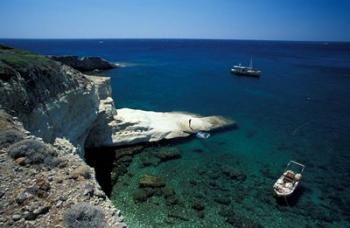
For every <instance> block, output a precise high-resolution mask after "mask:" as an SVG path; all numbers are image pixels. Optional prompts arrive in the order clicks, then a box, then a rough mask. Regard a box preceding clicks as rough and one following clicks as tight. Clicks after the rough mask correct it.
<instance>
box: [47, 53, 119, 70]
mask: <svg viewBox="0 0 350 228" xmlns="http://www.w3.org/2000/svg"><path fill="white" fill-rule="evenodd" d="M48 57H49V58H50V59H52V60H55V61H58V62H61V63H63V64H65V65H68V66H70V67H72V68H74V69H76V70H79V71H94V70H110V69H113V68H115V67H118V65H117V64H114V63H110V62H108V61H107V60H105V59H103V58H100V57H79V56H48Z"/></svg>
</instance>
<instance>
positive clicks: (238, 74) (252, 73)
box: [231, 69, 260, 78]
mask: <svg viewBox="0 0 350 228" xmlns="http://www.w3.org/2000/svg"><path fill="white" fill-rule="evenodd" d="M231 73H233V74H235V75H237V76H247V77H255V78H258V77H260V72H259V71H252V72H249V71H245V72H242V71H237V70H235V69H231Z"/></svg>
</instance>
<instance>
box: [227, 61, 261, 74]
mask: <svg viewBox="0 0 350 228" xmlns="http://www.w3.org/2000/svg"><path fill="white" fill-rule="evenodd" d="M231 73H234V74H235V75H238V76H251V77H259V76H260V73H261V71H260V70H257V69H254V67H253V59H252V58H250V64H249V66H242V64H239V65H235V66H233V67H232V69H231Z"/></svg>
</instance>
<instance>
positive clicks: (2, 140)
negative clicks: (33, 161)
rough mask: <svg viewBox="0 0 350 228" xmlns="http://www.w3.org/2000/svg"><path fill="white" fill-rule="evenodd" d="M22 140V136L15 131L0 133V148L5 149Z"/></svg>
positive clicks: (9, 130)
mask: <svg viewBox="0 0 350 228" xmlns="http://www.w3.org/2000/svg"><path fill="white" fill-rule="evenodd" d="M23 138H24V134H22V133H21V132H19V131H18V130H15V129H7V130H3V131H0V148H7V147H8V146H10V145H11V144H13V143H16V142H18V141H20V140H22V139H23Z"/></svg>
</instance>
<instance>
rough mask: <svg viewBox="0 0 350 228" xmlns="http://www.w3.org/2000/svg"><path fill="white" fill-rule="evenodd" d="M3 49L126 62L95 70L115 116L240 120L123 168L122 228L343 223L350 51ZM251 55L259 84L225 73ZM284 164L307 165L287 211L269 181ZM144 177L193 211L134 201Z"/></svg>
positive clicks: (173, 44)
mask: <svg viewBox="0 0 350 228" xmlns="http://www.w3.org/2000/svg"><path fill="white" fill-rule="evenodd" d="M0 43H4V44H8V45H11V46H14V47H17V48H23V49H27V50H31V51H34V52H37V53H40V54H50V55H80V56H87V55H91V56H100V57H103V58H106V59H107V60H109V61H112V62H118V63H123V64H125V66H126V67H123V68H118V69H113V70H110V71H106V72H103V73H102V74H103V75H108V76H110V77H111V78H112V89H113V98H114V100H115V102H116V106H117V107H118V108H121V107H129V108H136V109H145V110H153V111H186V112H194V113H198V114H202V115H223V116H226V117H230V118H232V119H234V120H236V121H237V123H238V125H239V128H238V129H234V130H229V131H225V132H218V133H215V134H213V135H212V137H210V138H209V139H207V140H199V139H196V138H192V139H191V140H186V141H184V142H179V143H176V144H171V145H168V146H162V147H170V146H171V147H176V148H177V149H178V150H180V151H181V155H182V158H181V159H177V160H173V161H169V162H165V163H162V164H160V165H159V166H157V167H146V168H144V167H141V166H140V159H141V157H142V156H143V155H142V154H144V153H147V150H152V149H150V148H147V149H146V150H145V152H143V153H141V154H139V155H137V156H136V157H135V158H134V160H133V162H132V163H131V164H130V166H129V168H128V169H129V172H130V173H132V175H125V176H123V177H121V180H122V181H120V183H124V184H120V183H117V184H116V185H115V186H114V188H113V192H112V195H111V198H112V200H113V201H114V202H115V204H116V205H117V207H118V208H120V209H121V210H122V211H123V213H124V216H125V218H126V222H127V223H128V224H129V225H130V227H164V226H170V227H173V226H178V227H230V226H231V224H230V223H229V222H230V221H229V218H231V220H234V222H236V223H235V224H236V225H237V226H239V224H238V223H239V221H244V222H245V223H249V220H253V221H254V222H256V223H259V224H261V225H263V226H265V227H306V226H310V227H322V226H325V227H349V226H350V190H349V186H350V102H349V98H350V43H331V42H330V43H323V42H314V43H313V42H277V41H275V42H273V41H238V40H232V41H229V40H103V43H101V42H99V40H0ZM251 56H252V57H253V59H254V65H255V66H256V67H257V68H259V69H260V70H262V72H263V73H262V75H261V77H260V78H259V79H255V78H246V77H237V76H234V75H231V74H230V72H229V69H230V67H231V66H232V65H233V64H237V63H240V62H241V63H243V64H248V62H249V60H250V57H251ZM289 160H297V161H300V162H302V163H304V164H305V165H306V169H305V173H304V177H303V181H302V186H301V188H300V191H299V192H298V196H297V198H296V199H293V202H289V203H288V204H289V206H288V205H283V204H281V203H279V202H277V201H276V200H275V199H274V198H273V197H272V185H273V183H274V181H275V180H276V178H277V177H278V176H279V175H280V174H281V172H282V171H283V169H284V166H285V165H286V163H287V162H288V161H289ZM224 166H230V167H233V168H235V169H238V170H239V171H240V172H242V173H244V174H245V175H246V177H247V178H246V180H244V181H230V180H227V179H225V178H224V177H223V176H222V173H221V169H222V167H224ZM203 170H205V171H203ZM203 172H204V173H206V174H207V175H206V174H205V175H204V176H203ZM144 173H152V174H159V175H162V176H163V177H164V178H165V179H166V180H167V185H169V186H171V187H172V188H174V189H175V192H176V195H177V196H178V198H179V201H181V202H182V204H180V206H181V209H177V210H182V211H184V214H187V215H190V217H191V219H190V220H189V221H186V220H183V219H173V220H171V219H170V220H169V218H168V217H167V215H168V214H169V210H173V208H169V206H167V205H165V203H164V202H163V201H162V198H160V197H157V196H154V197H152V198H151V199H150V200H148V201H147V202H144V203H135V201H134V200H133V199H132V194H133V192H134V191H135V189H136V188H137V181H138V180H139V178H140V177H141V176H142V175H143V174H144ZM215 173H216V174H219V176H218V177H215V175H214V174H215ZM193 180H195V181H193ZM194 182H196V184H193V183H194ZM212 182H215V183H212ZM125 183H127V184H125ZM198 194H202V195H204V196H203V197H204V198H200V197H198ZM216 197H223V198H226V199H229V200H230V203H229V205H225V204H222V203H217V201H215V200H214V199H215V198H216ZM194 199H198V200H202V201H203V202H204V204H205V209H204V217H203V218H200V217H197V216H196V212H195V211H194V210H192V209H191V202H192V201H193V200H194ZM170 207H173V206H170ZM222 211H226V212H227V211H229V215H227V213H226V214H225V213H221V212H222ZM223 214H224V215H223ZM236 220H239V221H238V222H237V221H236ZM231 223H232V221H231ZM248 227H249V226H248Z"/></svg>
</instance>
